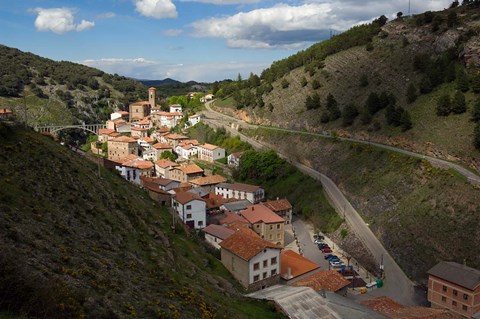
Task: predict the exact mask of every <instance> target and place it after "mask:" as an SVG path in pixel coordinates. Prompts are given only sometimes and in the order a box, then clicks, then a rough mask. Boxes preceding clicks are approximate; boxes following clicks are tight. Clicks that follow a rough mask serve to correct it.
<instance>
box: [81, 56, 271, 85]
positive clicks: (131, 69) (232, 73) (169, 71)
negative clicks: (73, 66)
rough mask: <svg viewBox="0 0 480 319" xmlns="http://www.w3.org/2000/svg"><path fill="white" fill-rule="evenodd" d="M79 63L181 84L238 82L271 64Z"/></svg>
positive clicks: (126, 61) (107, 61)
mask: <svg viewBox="0 0 480 319" xmlns="http://www.w3.org/2000/svg"><path fill="white" fill-rule="evenodd" d="M79 63H82V64H85V65H87V66H90V67H94V68H98V69H100V70H102V71H104V72H107V73H111V74H113V73H117V74H121V75H124V76H128V77H132V78H136V79H150V80H162V79H165V78H172V79H175V80H178V81H182V82H188V81H191V80H193V81H197V82H213V81H217V80H221V79H235V78H236V77H237V75H238V73H240V74H242V76H243V77H248V75H249V74H250V72H253V73H257V74H260V72H261V71H262V70H263V69H265V68H267V67H268V66H269V65H270V62H265V63H260V62H259V63H250V62H218V63H205V64H198V63H195V64H171V63H164V62H160V61H151V60H146V59H144V58H136V59H119V58H105V59H99V60H84V61H80V62H79Z"/></svg>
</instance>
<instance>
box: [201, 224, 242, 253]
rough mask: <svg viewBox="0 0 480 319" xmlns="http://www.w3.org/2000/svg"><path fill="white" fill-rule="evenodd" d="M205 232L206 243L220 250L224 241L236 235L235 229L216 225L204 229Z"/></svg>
mask: <svg viewBox="0 0 480 319" xmlns="http://www.w3.org/2000/svg"><path fill="white" fill-rule="evenodd" d="M203 232H204V233H205V240H206V242H207V243H209V244H210V245H212V246H213V247H215V248H217V249H220V245H219V244H220V243H221V242H222V241H223V240H225V239H226V238H227V237H229V236H230V235H232V234H233V233H235V231H234V230H233V229H230V228H227V227H225V226H220V225H215V224H210V225H208V226H207V227H205V228H204V229H203Z"/></svg>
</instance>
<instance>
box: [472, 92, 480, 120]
mask: <svg viewBox="0 0 480 319" xmlns="http://www.w3.org/2000/svg"><path fill="white" fill-rule="evenodd" d="M472 121H474V122H477V123H478V122H480V98H477V100H476V101H475V104H474V105H473V109H472Z"/></svg>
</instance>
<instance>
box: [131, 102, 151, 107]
mask: <svg viewBox="0 0 480 319" xmlns="http://www.w3.org/2000/svg"><path fill="white" fill-rule="evenodd" d="M130 105H135V106H138V105H142V106H143V105H150V102H148V101H140V102H135V103H132V104H130Z"/></svg>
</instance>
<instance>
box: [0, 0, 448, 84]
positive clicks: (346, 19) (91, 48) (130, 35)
mask: <svg viewBox="0 0 480 319" xmlns="http://www.w3.org/2000/svg"><path fill="white" fill-rule="evenodd" d="M451 2H452V1H451V0H410V12H411V13H421V12H424V11H427V10H432V11H436V10H442V9H444V8H447V7H448V6H449V5H450V3H451ZM408 8H409V0H283V1H273V0H266V1H259V0H83V1H81V0H0V44H3V45H6V46H9V47H14V48H18V49H20V50H22V51H27V52H32V53H34V54H37V55H40V56H42V57H46V58H50V59H53V60H56V61H61V60H64V61H72V62H77V63H82V64H85V65H88V66H91V67H95V68H98V69H101V70H103V71H105V72H108V73H112V74H113V73H117V74H119V75H124V76H127V77H133V78H136V79H150V80H162V79H165V78H172V79H175V80H178V81H182V82H187V81H191V80H193V81H197V82H213V81H217V80H218V81H220V80H223V79H236V78H237V76H238V74H240V75H241V76H242V77H243V78H246V77H248V75H249V74H250V73H255V74H258V75H260V74H261V72H262V70H263V69H265V68H267V67H268V66H270V65H271V64H272V62H274V61H278V60H281V59H283V58H286V57H288V56H290V55H292V54H295V53H296V52H298V51H300V50H303V49H306V48H308V47H309V46H311V45H312V44H314V43H317V42H319V41H322V40H325V39H327V38H328V37H329V36H330V33H331V32H333V33H340V32H342V31H345V30H348V29H349V28H350V27H352V26H354V25H357V24H361V23H366V22H370V21H372V20H373V19H374V18H377V17H379V16H380V15H382V14H384V15H385V16H387V18H389V19H393V18H394V17H395V16H396V14H397V12H399V11H402V12H403V13H404V14H407V13H408Z"/></svg>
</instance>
